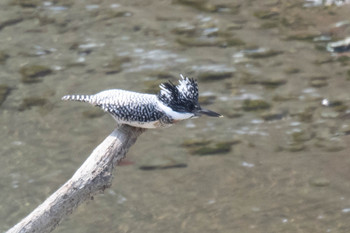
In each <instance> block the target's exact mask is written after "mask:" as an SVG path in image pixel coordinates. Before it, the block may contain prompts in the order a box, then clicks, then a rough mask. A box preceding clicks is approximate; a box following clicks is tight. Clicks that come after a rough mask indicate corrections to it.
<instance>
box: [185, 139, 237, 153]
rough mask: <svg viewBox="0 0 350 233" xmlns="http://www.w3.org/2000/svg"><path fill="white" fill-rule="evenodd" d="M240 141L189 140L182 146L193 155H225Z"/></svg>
mask: <svg viewBox="0 0 350 233" xmlns="http://www.w3.org/2000/svg"><path fill="white" fill-rule="evenodd" d="M236 143H239V141H224V142H215V141H212V140H206V139H203V140H187V141H185V142H184V143H183V144H182V145H183V146H184V147H186V148H187V149H188V151H189V153H190V154H192V155H199V156H205V155H215V154H225V153H228V152H230V151H231V147H232V145H234V144H236Z"/></svg>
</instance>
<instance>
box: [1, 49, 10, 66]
mask: <svg viewBox="0 0 350 233" xmlns="http://www.w3.org/2000/svg"><path fill="white" fill-rule="evenodd" d="M9 57H10V56H9V55H8V54H7V53H6V52H4V51H0V64H3V63H5V62H6V60H7V59H8V58H9Z"/></svg>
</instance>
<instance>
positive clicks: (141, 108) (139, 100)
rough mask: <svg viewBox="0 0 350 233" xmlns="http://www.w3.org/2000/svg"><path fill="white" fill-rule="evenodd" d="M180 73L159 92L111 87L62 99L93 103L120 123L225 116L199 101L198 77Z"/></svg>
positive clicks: (162, 124)
mask: <svg viewBox="0 0 350 233" xmlns="http://www.w3.org/2000/svg"><path fill="white" fill-rule="evenodd" d="M180 77H181V79H180V80H179V82H178V84H177V85H175V84H174V83H172V82H171V81H168V82H165V83H162V84H160V85H159V87H160V91H159V92H158V93H157V94H146V93H138V92H133V91H127V90H121V89H111V90H105V91H101V92H99V93H97V94H94V95H65V96H63V97H62V100H70V101H79V102H87V103H90V104H92V105H94V106H98V107H100V108H102V109H103V110H104V111H105V112H108V113H110V114H111V115H112V117H113V118H114V119H115V120H116V122H117V124H118V125H121V124H126V125H130V126H133V127H139V128H146V129H152V128H166V127H170V126H171V125H173V124H175V123H177V122H179V121H183V120H186V119H191V118H197V117H200V116H202V115H207V116H210V117H223V116H222V115H221V114H219V113H216V112H214V111H211V110H208V109H205V108H202V107H201V106H200V105H199V103H198V84H197V81H196V80H195V79H193V78H188V77H184V76H183V75H180Z"/></svg>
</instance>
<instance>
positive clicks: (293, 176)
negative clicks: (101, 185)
mask: <svg viewBox="0 0 350 233" xmlns="http://www.w3.org/2000/svg"><path fill="white" fill-rule="evenodd" d="M348 3H349V2H348V1H301V0H299V1H287V0H285V1H283V0H271V1H270V0H269V1H257V0H255V1H254V0H248V1H247V0H240V1H234V2H233V1H228V0H227V1H225V0H222V1H221V0H211V1H203V0H164V1H151V0H142V1H141V0H133V1H130V0H129V1H126V0H124V1H112V0H106V1H98V0H96V1H93V0H84V1H83V0H78V1H73V0H63V1H39V0H26V1H9V0H8V1H1V2H0V41H1V44H0V127H1V132H2V133H1V134H0V145H1V146H0V177H1V178H0V187H1V189H0V200H1V202H0V231H2V232H4V231H6V230H7V229H8V228H10V227H11V226H12V225H14V224H15V223H17V222H18V221H19V220H20V219H22V218H23V217H25V216H26V215H27V214H28V213H30V212H31V211H32V210H33V209H34V208H35V207H36V206H38V205H39V204H40V203H41V202H42V201H44V200H45V198H46V197H48V196H49V195H50V194H51V193H53V192H54V191H55V190H56V189H57V188H59V187H60V186H61V185H62V184H63V183H65V181H66V180H67V179H69V178H70V177H71V176H72V174H74V172H75V170H76V169H77V168H78V167H79V166H80V165H81V164H82V163H83V161H84V160H85V159H86V158H87V156H88V155H89V154H90V153H91V151H92V150H93V149H94V148H95V147H96V146H97V145H98V144H99V143H100V142H101V141H102V140H103V139H104V138H105V137H106V136H107V135H108V134H109V133H110V132H112V131H113V128H114V127H115V123H114V120H113V119H112V118H111V117H110V116H109V115H107V114H104V113H103V112H101V111H99V110H98V109H95V108H94V107H92V106H89V105H87V104H83V103H73V102H63V101H61V97H62V96H63V95H66V94H94V93H97V92H99V91H102V90H105V89H112V88H120V89H126V90H133V91H139V92H148V93H156V92H157V91H158V90H159V88H158V85H159V83H161V82H164V81H167V80H171V81H172V82H177V80H178V79H179V74H184V75H186V76H189V77H193V78H196V79H197V80H198V83H199V88H200V101H201V103H202V106H204V107H206V108H209V109H211V110H214V111H217V112H220V113H221V114H223V115H224V116H225V117H224V118H208V117H202V118H199V119H193V120H189V121H184V122H181V123H179V124H177V125H175V126H172V127H171V128H167V129H156V130H148V131H146V132H145V133H144V134H143V135H142V136H141V137H140V138H139V139H138V141H137V142H136V144H135V145H134V146H133V147H132V148H131V150H130V151H129V153H128V154H127V158H126V159H125V160H124V161H123V162H122V163H121V164H120V166H119V167H118V168H117V172H116V173H115V177H114V181H113V184H112V187H111V188H110V189H108V190H105V192H104V193H103V194H99V195H97V196H95V198H94V200H91V201H88V202H87V203H84V204H83V205H81V206H80V207H79V208H78V209H77V210H76V211H75V212H74V213H73V214H72V215H70V216H69V217H68V218H66V219H65V220H63V221H62V223H61V224H60V225H59V226H58V228H57V229H56V230H55V232H133V233H137V232H155V233H156V232H201V233H205V232H208V233H209V232H210V233H212V232H220V233H221V232H248V233H254V232H257V233H258V232H259V233H260V232H350V221H349V218H350V157H349V152H350V149H349V148H348V147H347V145H348V143H350V137H349V134H350V108H349V106H350V104H349V100H350V92H349V90H350V89H349V88H350V66H349V64H350V59H349V54H348V49H349V47H347V46H346V45H345V46H343V47H339V46H338V45H339V44H340V43H342V42H339V41H343V40H345V39H346V38H348V37H349V36H350V16H349V10H350V5H348ZM334 42H338V44H334Z"/></svg>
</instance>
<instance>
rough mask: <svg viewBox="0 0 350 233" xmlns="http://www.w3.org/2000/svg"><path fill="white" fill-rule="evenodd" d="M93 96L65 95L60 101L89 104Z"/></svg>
mask: <svg viewBox="0 0 350 233" xmlns="http://www.w3.org/2000/svg"><path fill="white" fill-rule="evenodd" d="M92 97H93V95H65V96H63V97H62V100H70V101H79V102H87V103H91V99H92Z"/></svg>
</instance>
